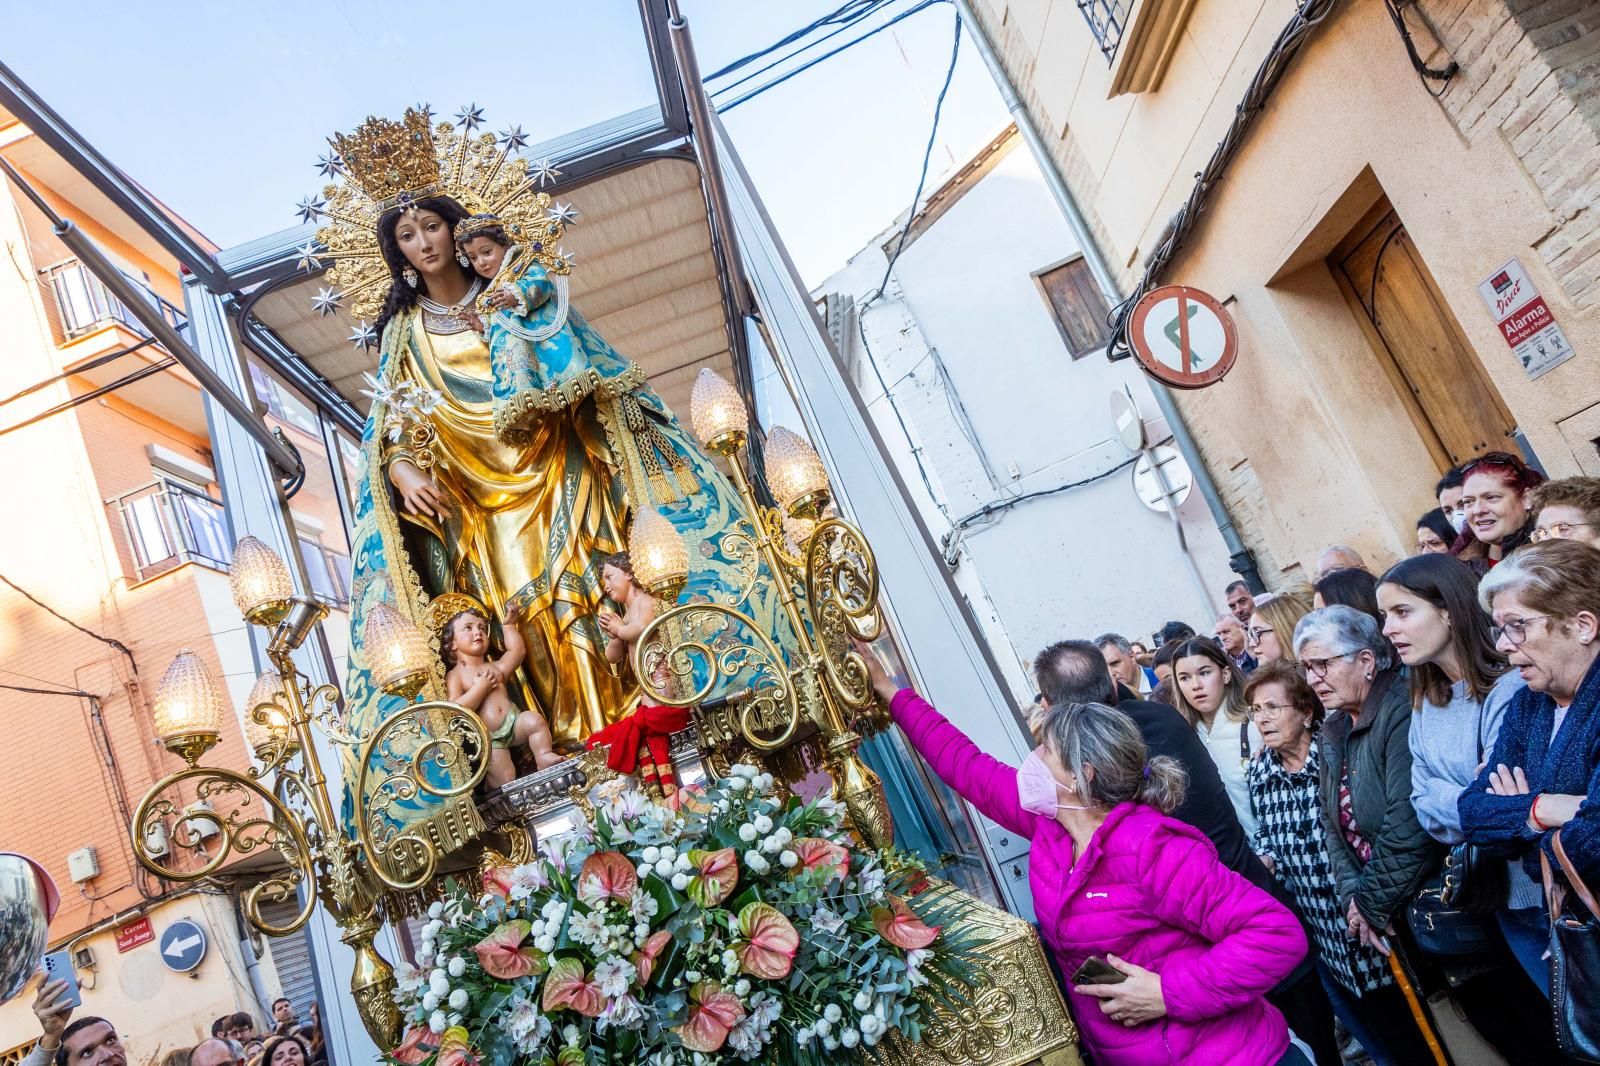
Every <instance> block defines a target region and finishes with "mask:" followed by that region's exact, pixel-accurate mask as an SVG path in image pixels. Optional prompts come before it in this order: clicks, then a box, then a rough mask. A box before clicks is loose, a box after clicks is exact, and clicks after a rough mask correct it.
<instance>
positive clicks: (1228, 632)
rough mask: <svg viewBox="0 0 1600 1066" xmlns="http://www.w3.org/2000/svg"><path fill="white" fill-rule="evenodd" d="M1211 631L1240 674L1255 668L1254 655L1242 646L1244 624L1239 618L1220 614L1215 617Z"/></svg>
mask: <svg viewBox="0 0 1600 1066" xmlns="http://www.w3.org/2000/svg"><path fill="white" fill-rule="evenodd" d="M1212 633H1213V635H1215V636H1216V638H1217V643H1218V644H1221V645H1222V650H1223V651H1225V652H1227V653H1228V658H1230V659H1232V660H1233V665H1234V666H1236V667H1238V668H1239V672H1240V673H1241V674H1248V673H1250V672H1251V671H1253V670H1254V669H1255V668H1256V657H1255V656H1254V655H1251V654H1250V651H1249V649H1248V648H1246V647H1245V646H1244V625H1243V624H1242V623H1241V622H1240V621H1239V619H1237V618H1235V617H1234V616H1233V615H1231V614H1225V615H1222V616H1221V617H1220V618H1218V619H1217V625H1216V628H1215V629H1213V630H1212Z"/></svg>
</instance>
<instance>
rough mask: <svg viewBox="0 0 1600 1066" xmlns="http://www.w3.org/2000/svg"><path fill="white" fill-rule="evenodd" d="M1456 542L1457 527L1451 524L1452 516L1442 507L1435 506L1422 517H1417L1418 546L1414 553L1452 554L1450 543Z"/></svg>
mask: <svg viewBox="0 0 1600 1066" xmlns="http://www.w3.org/2000/svg"><path fill="white" fill-rule="evenodd" d="M1455 542H1456V527H1455V526H1452V525H1451V524H1450V516H1449V515H1447V514H1445V513H1444V511H1443V510H1442V509H1441V508H1438V507H1435V508H1434V509H1433V510H1431V511H1429V512H1428V513H1427V514H1425V515H1423V516H1422V517H1421V518H1419V519H1417V547H1416V550H1415V551H1414V552H1412V554H1413V555H1427V554H1428V553H1429V552H1434V553H1436V554H1439V555H1448V554H1450V545H1452V544H1454V543H1455Z"/></svg>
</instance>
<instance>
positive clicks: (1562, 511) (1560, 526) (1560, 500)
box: [1528, 477, 1600, 548]
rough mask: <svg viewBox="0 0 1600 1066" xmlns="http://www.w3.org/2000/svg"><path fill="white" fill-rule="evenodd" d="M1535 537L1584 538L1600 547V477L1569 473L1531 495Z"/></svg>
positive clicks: (1546, 483) (1587, 542)
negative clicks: (1578, 475)
mask: <svg viewBox="0 0 1600 1066" xmlns="http://www.w3.org/2000/svg"><path fill="white" fill-rule="evenodd" d="M1528 506H1529V509H1530V510H1532V512H1533V540H1534V543H1536V544H1537V543H1538V542H1539V541H1541V540H1549V539H1550V538H1551V537H1554V538H1556V539H1557V540H1581V541H1583V542H1584V543H1585V544H1587V545H1589V547H1591V548H1600V478H1595V477H1565V478H1562V479H1561V480H1560V481H1546V482H1545V483H1544V484H1543V485H1540V486H1539V487H1538V488H1536V489H1534V490H1533V493H1532V495H1530V496H1529V498H1528Z"/></svg>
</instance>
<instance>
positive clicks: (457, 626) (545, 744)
mask: <svg viewBox="0 0 1600 1066" xmlns="http://www.w3.org/2000/svg"><path fill="white" fill-rule="evenodd" d="M521 620H522V612H521V610H520V608H519V607H518V605H517V604H515V603H513V604H512V605H511V607H510V609H509V610H507V611H506V617H505V624H504V625H503V626H502V627H501V631H502V633H503V634H504V640H505V653H504V654H502V655H501V656H500V657H499V658H498V659H491V658H490V657H489V619H488V616H487V615H485V614H484V613H483V612H482V611H479V610H477V609H476V608H467V609H466V610H462V611H457V612H456V613H455V614H453V615H451V616H450V620H449V621H448V622H446V623H445V624H444V627H443V632H442V633H441V634H440V638H439V650H440V653H441V655H442V656H443V658H444V664H445V667H446V669H447V670H448V673H446V674H445V685H446V696H447V698H448V699H450V700H451V701H452V702H454V703H459V704H460V705H461V706H463V707H466V708H467V709H469V710H473V711H476V712H477V713H478V715H479V717H481V718H482V719H483V724H484V725H485V726H486V727H487V728H488V730H489V745H490V749H491V750H490V752H489V770H488V774H487V778H488V781H489V784H490V785H491V786H492V787H494V788H499V787H500V786H501V785H504V784H506V783H507V782H509V781H514V780H515V779H516V777H517V768H516V764H515V763H513V762H512V759H511V749H512V748H513V747H524V746H525V747H527V748H528V750H529V751H531V752H533V758H534V762H535V764H536V765H537V766H538V768H539V769H541V770H543V769H544V768H545V767H547V766H554V765H555V764H556V763H558V762H560V761H561V756H560V755H558V754H556V751H555V746H554V744H553V743H552V741H551V737H550V726H549V724H548V723H547V722H545V720H544V715H542V714H540V713H539V712H538V711H524V710H521V709H519V708H518V707H517V706H516V704H514V703H512V702H511V697H510V695H509V694H508V693H507V692H506V687H505V686H506V682H507V681H509V680H510V679H511V676H512V673H513V671H515V670H516V668H517V667H518V666H519V665H521V663H522V659H523V656H524V655H526V654H527V645H526V644H525V643H524V642H523V639H522V632H521V630H520V629H519V628H518V626H517V623H518V622H520V621H521Z"/></svg>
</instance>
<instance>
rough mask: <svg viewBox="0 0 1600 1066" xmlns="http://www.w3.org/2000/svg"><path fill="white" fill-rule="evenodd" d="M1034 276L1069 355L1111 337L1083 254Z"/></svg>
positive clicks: (1077, 354) (1102, 300)
mask: <svg viewBox="0 0 1600 1066" xmlns="http://www.w3.org/2000/svg"><path fill="white" fill-rule="evenodd" d="M1034 279H1035V280H1036V281H1038V283H1039V291H1040V292H1042V293H1043V294H1044V298H1045V302H1046V303H1047V304H1049V305H1050V311H1051V313H1052V314H1053V315H1054V316H1055V320H1056V328H1057V329H1059V330H1060V331H1061V339H1062V340H1063V341H1065V342H1066V345H1067V351H1068V352H1070V353H1071V355H1072V358H1074V359H1077V358H1079V357H1080V356H1083V355H1087V354H1088V353H1090V352H1092V351H1094V350H1095V349H1097V348H1103V347H1105V345H1106V343H1107V342H1108V341H1109V340H1110V339H1111V327H1110V326H1109V325H1108V324H1107V323H1106V317H1107V315H1108V314H1109V313H1110V309H1109V308H1108V307H1107V306H1106V298H1105V296H1104V295H1103V294H1102V293H1101V292H1100V286H1099V285H1098V284H1096V282H1095V280H1094V275H1093V274H1092V273H1091V272H1090V270H1089V263H1088V261H1087V260H1085V259H1084V258H1083V256H1081V255H1080V256H1077V257H1075V258H1073V259H1069V260H1067V261H1066V262H1065V263H1062V264H1061V265H1060V266H1055V267H1051V268H1050V269H1049V270H1044V271H1040V272H1039V273H1038V274H1035V275H1034Z"/></svg>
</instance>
